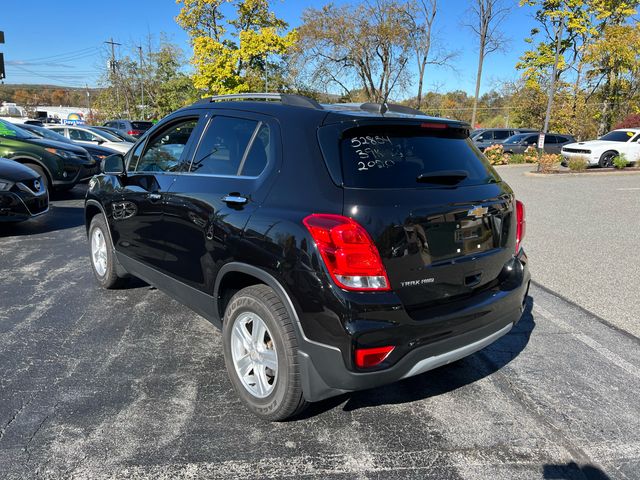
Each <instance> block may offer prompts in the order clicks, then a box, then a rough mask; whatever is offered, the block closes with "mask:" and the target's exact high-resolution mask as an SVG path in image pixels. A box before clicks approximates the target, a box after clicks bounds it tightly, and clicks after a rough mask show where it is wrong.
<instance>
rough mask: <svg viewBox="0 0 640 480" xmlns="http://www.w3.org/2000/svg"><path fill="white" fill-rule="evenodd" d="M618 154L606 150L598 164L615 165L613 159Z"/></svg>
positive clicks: (604, 165) (605, 166)
mask: <svg viewBox="0 0 640 480" xmlns="http://www.w3.org/2000/svg"><path fill="white" fill-rule="evenodd" d="M617 156H618V153H617V152H604V153H603V154H602V156H601V157H600V161H599V162H598V165H600V166H601V167H602V168H611V167H613V160H614V159H615V158H616V157H617Z"/></svg>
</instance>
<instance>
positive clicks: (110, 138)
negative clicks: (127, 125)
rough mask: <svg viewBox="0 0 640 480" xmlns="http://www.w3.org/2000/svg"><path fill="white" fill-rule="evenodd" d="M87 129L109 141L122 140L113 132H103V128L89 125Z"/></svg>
mask: <svg viewBox="0 0 640 480" xmlns="http://www.w3.org/2000/svg"><path fill="white" fill-rule="evenodd" d="M87 130H91V131H92V132H93V133H95V134H96V135H100V136H101V137H103V138H106V139H107V140H108V141H110V142H122V141H123V140H122V139H120V138H118V137H116V136H115V135H114V134H112V133H110V132H105V131H104V130H100V129H99V128H93V127H89V128H88V129H87Z"/></svg>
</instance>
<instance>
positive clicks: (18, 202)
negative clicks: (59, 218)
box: [0, 158, 49, 222]
mask: <svg viewBox="0 0 640 480" xmlns="http://www.w3.org/2000/svg"><path fill="white" fill-rule="evenodd" d="M48 210H49V194H48V192H47V187H46V183H45V182H43V181H42V176H41V174H40V173H38V172H36V171H35V170H33V169H31V168H29V167H27V166H25V165H21V164H19V163H17V162H14V161H13V160H8V159H6V158H0V222H22V221H23V220H28V219H29V218H32V217H36V216H38V215H42V214H43V213H46V212H47V211H48Z"/></svg>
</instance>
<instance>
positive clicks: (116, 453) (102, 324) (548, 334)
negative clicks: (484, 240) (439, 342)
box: [0, 170, 640, 479]
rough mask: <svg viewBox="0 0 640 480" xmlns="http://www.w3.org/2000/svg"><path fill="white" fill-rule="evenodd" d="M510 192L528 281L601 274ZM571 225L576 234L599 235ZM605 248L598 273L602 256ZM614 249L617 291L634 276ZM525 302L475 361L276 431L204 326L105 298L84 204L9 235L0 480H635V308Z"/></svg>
mask: <svg viewBox="0 0 640 480" xmlns="http://www.w3.org/2000/svg"><path fill="white" fill-rule="evenodd" d="M501 174H502V171H501ZM511 175H513V176H514V180H511V179H510V180H511V182H512V185H513V186H514V188H515V189H516V192H518V194H519V196H520V197H521V198H523V199H524V200H525V201H526V202H527V205H528V207H529V209H528V215H529V216H528V219H529V236H528V237H527V240H526V244H525V245H526V248H527V249H528V251H529V256H530V258H531V261H532V266H533V273H534V278H536V279H537V280H538V281H541V282H542V283H543V284H545V285H547V286H552V287H553V288H555V285H556V284H548V283H545V282H549V281H558V282H560V283H558V284H559V285H560V286H562V285H564V283H562V282H569V283H570V282H571V278H573V279H574V280H573V281H578V280H580V281H581V282H582V283H586V282H585V280H584V278H583V279H579V278H578V277H564V276H563V275H564V274H559V273H557V272H550V271H547V270H551V269H552V268H553V269H555V270H558V269H560V270H563V271H565V270H578V269H583V268H584V270H585V271H590V272H592V273H591V275H604V274H605V273H603V272H602V270H603V269H604V270H605V271H606V269H608V268H609V266H608V265H600V264H598V263H595V264H593V265H592V266H591V269H589V268H588V267H587V266H584V267H583V265H582V263H579V264H578V265H572V263H571V262H573V261H574V259H575V258H577V257H569V258H566V259H562V258H560V253H553V254H552V253H551V251H552V250H553V249H552V248H551V247H548V248H547V243H548V242H551V243H552V244H554V245H556V244H557V241H556V240H554V239H550V238H549V235H550V234H551V233H552V232H554V231H555V229H554V228H553V227H554V226H555V225H557V224H558V222H559V221H558V220H554V219H553V215H554V213H555V212H554V211H553V210H551V211H548V212H547V211H546V210H545V211H544V212H543V211H538V209H540V208H542V207H538V206H537V203H536V202H539V203H540V204H541V205H543V206H544V208H546V206H547V205H548V204H551V203H553V202H551V200H547V196H548V195H550V193H549V192H547V191H546V190H545V189H546V188H548V187H545V186H544V185H552V184H550V183H546V184H543V183H537V182H539V179H532V181H531V183H526V182H525V181H524V180H522V179H515V177H516V175H517V170H510V172H509V174H505V175H504V176H505V177H507V178H509V177H510V176H511ZM523 178H524V177H523ZM630 178H638V177H630ZM527 180H528V179H527ZM552 181H555V179H553V180H552ZM562 181H563V182H564V181H565V180H562ZM521 182H522V184H521ZM534 182H536V183H534ZM605 182H608V180H605ZM635 182H636V183H635V184H637V180H636V181H635ZM527 185H528V186H527ZM581 185H582V184H581V183H580V182H576V186H575V187H576V191H578V190H579V189H580V188H584V187H582V186H581ZM567 188H568V187H567V186H566V185H564V184H561V186H560V187H558V189H560V190H562V191H563V192H564V193H558V195H560V196H562V198H566V199H567V201H568V200H569V199H571V198H573V197H572V195H571V193H570V192H569V191H566V189H567ZM621 195H622V194H621ZM624 198H626V197H624ZM621 203H622V202H621ZM616 205H617V204H616ZM603 208H604V207H603ZM608 208H612V207H611V205H609V207H608ZM637 211H638V210H637V209H636V212H637ZM592 213H593V214H599V213H601V212H592ZM620 215H621V216H623V217H624V215H622V213H620ZM616 218H617V217H616ZM547 220H548V222H549V223H550V225H549V226H548V228H549V230H544V229H543V227H542V226H541V225H543V224H544V225H547V223H546V221H547ZM627 221H635V222H637V221H638V219H637V217H636V218H635V219H634V220H632V219H627ZM575 222H576V223H573V224H572V225H571V226H569V227H567V228H566V229H567V230H568V231H572V230H573V231H574V232H575V233H580V234H582V233H583V232H584V233H587V232H591V231H592V230H596V229H597V228H596V227H597V226H596V225H594V223H596V222H590V221H589V218H588V217H586V216H585V218H584V220H583V221H579V219H578V220H575ZM598 225H602V224H601V223H599V222H598ZM635 225H636V227H635V232H636V233H637V232H638V231H639V230H638V228H637V225H638V224H637V223H635ZM598 228H604V227H601V226H600V227H598ZM558 234H562V235H568V234H567V233H566V232H565V231H564V230H562V231H561V232H558ZM603 235H604V234H603ZM629 235H630V236H631V233H630V234H629ZM561 238H564V237H561ZM572 238H575V237H572ZM598 238H600V237H598ZM623 240H624V241H625V242H626V241H627V239H626V238H624V239H623ZM616 241H618V240H616ZM625 245H626V244H625ZM616 248H617V247H616ZM592 250H593V251H594V254H595V255H596V257H590V256H588V255H586V253H587V252H585V251H583V252H582V253H583V255H582V256H581V257H580V258H582V259H583V261H584V262H585V263H586V264H588V263H589V259H592V258H597V259H599V258H601V257H600V255H602V252H601V251H602V250H605V249H604V248H600V247H598V248H593V249H592ZM606 250H608V252H609V257H608V258H609V259H610V261H611V262H612V263H614V265H613V266H612V267H611V268H614V269H615V270H616V271H618V272H620V275H623V277H621V278H624V279H626V278H627V277H626V275H632V274H633V272H632V271H631V269H629V270H627V267H626V266H621V265H620V263H621V262H622V261H624V258H626V257H620V253H619V252H617V250H616V251H613V250H612V247H611V243H610V244H609V247H608V248H607V249H606ZM562 251H565V250H562ZM554 252H555V250H554ZM546 255H550V256H551V258H547V257H546ZM565 264H566V265H567V268H566V269H562V266H563V265H565ZM616 265H617V267H616ZM636 265H637V263H636ZM636 270H637V269H636ZM581 272H582V270H579V273H581ZM574 289H575V290H576V291H578V292H585V291H588V290H587V287H584V286H581V284H577V285H575V287H574ZM633 289H635V292H637V286H635V287H633V288H632V289H630V290H629V293H633V291H634V290H633ZM530 293H531V297H530V299H529V301H528V308H527V310H526V313H525V315H524V317H523V319H522V320H521V321H520V323H519V324H518V325H517V327H516V328H515V329H514V330H513V331H512V332H511V333H510V334H509V335H507V336H505V337H503V338H502V339H501V340H499V341H498V342H496V343H495V344H493V345H491V346H490V347H488V348H486V349H485V350H483V351H480V352H478V353H477V354H475V355H473V356H471V357H468V358H466V359H464V360H461V361H459V362H456V363H455V364H452V365H449V366H447V367H443V368H440V369H438V370H436V371H432V372H429V373H426V374H423V375H421V376H419V377H415V378H412V379H408V380H405V381H403V382H400V383H397V384H394V385H389V386H386V387H383V388H377V389H374V390H370V391H365V392H358V393H354V394H351V395H343V396H340V397H337V398H334V399H330V400H327V401H324V402H320V403H318V404H315V405H314V406H313V407H312V408H311V409H310V410H309V411H308V412H307V413H306V414H305V415H304V417H303V418H300V419H298V420H296V421H290V422H286V423H274V424H270V423H265V422H262V421H260V420H258V419H256V418H255V417H254V416H253V415H251V414H249V413H248V412H247V411H246V410H245V409H244V408H243V406H242V405H241V404H240V402H239V400H238V399H237V397H236V395H235V393H234V392H233V391H232V387H231V384H230V383H229V381H228V379H227V376H226V372H225V370H224V362H223V358H222V353H221V337H220V334H219V333H218V331H217V330H216V329H215V328H214V327H213V326H212V325H210V324H209V323H208V322H207V321H206V320H204V319H203V318H201V317H199V316H197V315H196V314H194V313H191V312H190V311H189V310H187V309H186V308H184V307H182V306H181V305H180V304H178V303H177V302H175V301H173V300H171V299H170V298H169V297H167V296H166V295H164V294H162V293H161V292H159V291H157V290H155V289H153V288H151V287H149V286H148V285H145V284H144V283H142V282H132V284H131V285H130V286H129V288H127V289H123V290H116V291H102V290H100V289H98V287H97V284H96V283H95V282H94V280H93V278H92V275H91V271H90V265H89V259H88V255H87V246H86V239H85V234H84V226H83V224H82V190H81V189H76V190H74V192H72V194H70V195H67V196H66V197H63V198H60V199H58V200H55V201H54V202H53V207H52V210H51V212H50V214H49V215H48V216H46V217H42V218H40V219H38V220H36V221H33V222H29V223H25V224H21V225H17V226H11V227H8V226H6V225H5V226H1V227H0V302H1V309H0V478H6V479H24V478H78V479H106V478H114V479H115V478H140V479H169V478H184V479H187V478H189V479H191V478H238V479H240V478H242V479H244V478H281V477H295V478H318V479H327V478H359V479H365V478H366V479H369V478H370V479H375V478H383V479H392V478H434V479H435V478H437V479H460V478H461V479H484V478H486V479H503V478H504V479H507V478H527V479H530V478H531V479H536V478H545V479H618V478H622V479H634V478H640V402H638V392H639V391H640V340H639V339H638V338H637V337H634V336H633V335H630V334H628V333H626V332H624V331H621V330H620V329H618V328H615V327H613V326H612V325H610V324H612V323H615V321H617V320H616V319H617V318H618V317H619V316H618V314H617V313H616V312H618V311H622V312H624V313H625V314H626V315H630V316H631V317H632V316H633V315H635V318H636V320H637V319H638V314H637V312H638V310H637V308H638V307H637V305H635V307H634V304H633V303H632V302H631V301H627V303H626V304H619V305H617V306H616V310H614V311H612V312H609V311H608V310H607V308H606V306H603V307H602V309H603V311H597V312H596V313H597V314H598V315H599V316H600V317H603V318H605V319H606V321H603V320H602V319H601V318H599V317H597V316H595V315H592V314H590V313H588V312H587V311H585V310H583V309H582V308H580V307H579V306H576V305H574V304H573V303H571V302H567V301H565V300H563V299H561V298H559V297H557V296H555V295H553V294H552V293H549V292H548V291H545V290H543V289H541V288H538V287H536V286H533V287H532V289H531V291H530ZM562 293H563V295H564V294H566V296H567V297H569V298H571V299H572V300H574V301H577V302H578V303H580V300H581V299H580V297H577V296H576V295H573V294H572V293H571V292H570V291H567V290H566V289H565V290H563V292H562ZM635 298H636V299H637V298H638V296H637V295H636V297H635ZM606 301H609V299H607V300H606ZM595 304H596V305H600V303H599V302H596V303H595ZM588 308H589V309H590V310H592V307H591V305H589V306H588ZM633 308H636V310H634V309H633ZM593 310H595V309H593ZM634 312H635V313H634ZM631 317H629V318H631ZM620 318H621V317H620ZM614 320H615V321H614ZM624 322H627V323H624V324H623V323H620V325H619V326H621V328H622V327H624V325H627V324H629V325H631V324H630V323H629V321H627V320H624ZM627 330H629V331H630V330H631V329H630V328H627Z"/></svg>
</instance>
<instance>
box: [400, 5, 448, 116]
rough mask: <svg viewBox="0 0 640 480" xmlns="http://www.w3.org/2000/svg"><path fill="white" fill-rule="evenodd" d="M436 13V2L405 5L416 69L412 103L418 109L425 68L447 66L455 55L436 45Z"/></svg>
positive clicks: (420, 102) (422, 89)
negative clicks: (415, 93)
mask: <svg viewBox="0 0 640 480" xmlns="http://www.w3.org/2000/svg"><path fill="white" fill-rule="evenodd" d="M437 13H438V0H410V1H409V2H407V4H406V15H407V20H408V22H409V24H408V25H407V29H408V33H409V42H410V48H411V49H412V50H413V54H414V55H415V59H416V65H417V68H418V75H417V84H418V85H417V95H416V98H415V102H413V106H415V107H416V108H418V109H420V108H422V95H423V93H424V83H425V79H426V73H427V67H428V66H430V65H432V66H440V67H443V66H449V65H450V63H451V61H452V60H453V58H454V57H455V56H456V54H457V52H455V51H447V50H443V49H442V48H440V47H439V45H437V43H436V38H435V25H436V23H435V21H436V15H437Z"/></svg>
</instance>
